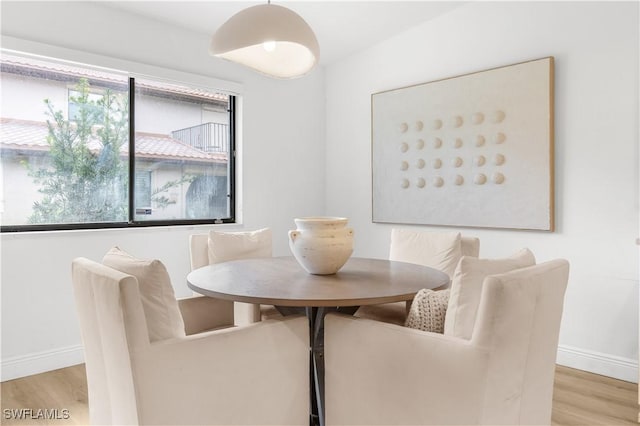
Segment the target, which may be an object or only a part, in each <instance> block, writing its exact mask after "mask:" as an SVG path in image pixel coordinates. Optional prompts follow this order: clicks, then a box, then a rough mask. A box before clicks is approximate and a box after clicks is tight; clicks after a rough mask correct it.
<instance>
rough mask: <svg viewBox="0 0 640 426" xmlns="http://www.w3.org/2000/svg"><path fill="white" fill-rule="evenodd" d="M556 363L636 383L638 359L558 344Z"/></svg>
mask: <svg viewBox="0 0 640 426" xmlns="http://www.w3.org/2000/svg"><path fill="white" fill-rule="evenodd" d="M556 362H557V363H558V364H560V365H563V366H565V367H571V368H576V369H578V370H584V371H589V372H591V373H595V374H600V375H602V376H607V377H613V378H614V379H619V380H624V381H626V382H632V383H638V360H637V359H631V358H623V357H620V356H616V355H610V354H605V353H601V352H595V351H589V350H586V349H581V348H575V347H572V346H566V345H560V346H558V358H557V361H556Z"/></svg>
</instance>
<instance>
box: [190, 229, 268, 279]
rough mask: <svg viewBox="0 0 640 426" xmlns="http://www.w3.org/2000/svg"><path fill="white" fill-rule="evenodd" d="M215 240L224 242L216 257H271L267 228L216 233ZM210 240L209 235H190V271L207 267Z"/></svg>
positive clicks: (209, 259)
mask: <svg viewBox="0 0 640 426" xmlns="http://www.w3.org/2000/svg"><path fill="white" fill-rule="evenodd" d="M214 237H215V238H220V239H222V240H224V244H225V246H224V247H218V246H216V248H217V249H218V250H217V251H218V255H220V254H224V255H223V256H222V257H223V258H227V260H228V258H233V259H246V258H248V257H255V254H256V253H261V254H262V255H263V256H271V230H270V229H269V228H263V229H259V230H257V231H239V232H233V231H232V232H216V233H214ZM211 238H212V236H211V233H207V234H191V235H190V236H189V256H190V260H191V270H194V269H197V268H201V267H203V266H207V265H209V264H210V263H211V262H212V261H211V253H210V248H209V244H211V242H210V239H211Z"/></svg>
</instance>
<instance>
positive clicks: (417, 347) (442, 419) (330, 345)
mask: <svg viewBox="0 0 640 426" xmlns="http://www.w3.org/2000/svg"><path fill="white" fill-rule="evenodd" d="M488 359H489V354H488V352H487V351H486V350H484V349H482V348H479V347H476V346H473V345H472V344H471V343H470V342H469V341H467V340H463V339H458V338H455V337H451V336H444V335H442V334H436V333H429V332H424V331H420V330H414V329H410V328H406V327H402V326H398V325H394V324H387V323H381V322H378V321H371V320H367V319H361V318H353V317H346V316H340V315H336V314H330V315H327V317H326V318H325V368H326V373H325V395H326V419H327V424H343V425H346V424H450V423H456V424H476V423H478V422H479V421H480V420H481V415H482V413H481V409H480V408H481V407H482V402H483V393H484V389H485V381H486V378H485V377H486V370H487V368H486V367H487V364H488ZM451 395H456V397H455V398H452V397H451ZM456 401H457V402H456Z"/></svg>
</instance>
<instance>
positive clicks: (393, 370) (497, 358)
mask: <svg viewBox="0 0 640 426" xmlns="http://www.w3.org/2000/svg"><path fill="white" fill-rule="evenodd" d="M568 273H569V264H568V263H567V262H566V261H565V260H553V261H549V262H546V263H542V264H538V265H534V266H529V267H525V268H519V269H515V270H512V271H510V272H506V273H503V274H497V275H490V276H487V277H485V278H484V280H483V281H482V285H481V287H480V288H479V290H480V295H479V300H478V305H477V313H476V310H475V309H472V310H470V311H469V312H471V313H472V314H473V315H475V323H472V334H471V337H470V339H465V338H464V337H460V336H459V335H455V334H452V333H451V332H448V331H447V327H445V333H444V334H437V333H431V332H427V331H422V330H415V329H411V328H406V327H399V326H397V325H393V324H385V323H381V322H378V321H371V320H366V319H359V318H353V317H345V316H337V315H335V314H331V315H329V316H327V317H326V319H325V392H326V393H325V395H326V419H327V424H340V425H350V424H441V425H442V424H549V423H550V421H551V401H552V392H553V379H554V371H555V360H556V353H557V349H558V335H559V328H560V319H561V316H562V308H563V303H564V294H565V290H566V286H567V279H568ZM453 285H455V282H454V284H453ZM452 290H453V289H452ZM476 290H478V289H476ZM476 290H474V292H475V291H476ZM471 299H473V298H471ZM468 301H469V300H467V302H468ZM451 308H452V307H451V304H450V306H449V310H451ZM447 315H449V313H447ZM447 319H448V318H447ZM458 319H459V318H458ZM354 383H357V384H358V391H357V392H354V391H353V384H354Z"/></svg>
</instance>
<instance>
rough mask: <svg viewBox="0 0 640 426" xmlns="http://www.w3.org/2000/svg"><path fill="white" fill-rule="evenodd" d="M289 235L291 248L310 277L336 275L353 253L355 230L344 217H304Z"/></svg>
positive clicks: (297, 219)
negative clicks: (348, 226)
mask: <svg viewBox="0 0 640 426" xmlns="http://www.w3.org/2000/svg"><path fill="white" fill-rule="evenodd" d="M294 222H295V223H296V227H297V229H296V230H295V231H289V248H291V252H292V253H293V255H294V257H295V258H296V260H297V261H298V263H300V265H301V266H302V267H303V268H304V269H305V270H306V271H307V272H309V273H310V274H315V275H330V274H335V273H336V272H338V270H340V268H342V267H343V266H344V264H345V263H346V262H347V260H349V257H350V256H351V253H353V229H351V228H347V227H346V226H347V219H346V218H343V217H301V218H296V219H294Z"/></svg>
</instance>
